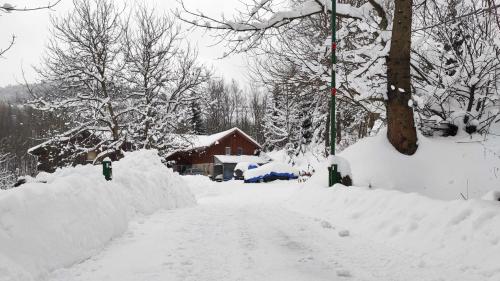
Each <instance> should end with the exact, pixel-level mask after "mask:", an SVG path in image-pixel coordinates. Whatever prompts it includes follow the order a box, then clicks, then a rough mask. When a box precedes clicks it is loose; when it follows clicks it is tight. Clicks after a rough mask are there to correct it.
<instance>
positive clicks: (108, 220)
mask: <svg viewBox="0 0 500 281" xmlns="http://www.w3.org/2000/svg"><path fill="white" fill-rule="evenodd" d="M113 175H114V178H113V180H112V181H110V182H107V181H106V180H105V179H104V177H103V176H102V168H101V167H100V166H92V165H87V166H77V167H75V168H63V169H59V170H57V171H56V172H55V173H54V174H47V173H42V174H40V175H38V177H37V178H36V180H37V181H44V182H46V183H36V182H33V183H27V184H25V185H23V186H21V187H19V188H15V189H11V190H7V191H3V192H0V280H2V281H7V280H9V281H17V280H23V281H24V280H40V279H41V278H43V276H44V275H46V274H47V273H48V272H50V271H52V270H54V269H57V268H60V267H64V266H69V265H71V264H74V263H76V262H79V261H82V260H84V259H86V258H88V257H89V256H91V255H92V254H94V253H96V252H97V251H99V250H100V249H101V248H102V247H103V246H104V245H105V244H106V243H107V242H109V241H110V240H111V239H112V238H113V237H116V236H118V235H121V234H122V233H124V232H125V230H126V229H127V225H128V222H129V221H130V220H131V219H132V218H133V217H134V216H136V215H138V214H139V215H147V214H151V213H153V212H155V211H157V210H159V209H173V208H180V207H186V206H191V205H194V204H196V202H195V199H194V197H193V195H192V194H191V193H190V191H189V187H188V186H187V184H186V183H185V182H184V180H183V179H182V178H181V177H180V176H179V175H178V174H175V173H173V172H172V171H171V170H169V169H167V168H166V167H165V166H164V165H163V164H162V163H161V161H160V157H158V156H157V153H156V151H147V150H142V151H138V152H133V153H128V154H126V156H125V158H124V159H122V160H121V161H119V162H116V163H113Z"/></svg>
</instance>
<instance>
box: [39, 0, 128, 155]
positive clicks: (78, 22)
mask: <svg viewBox="0 0 500 281" xmlns="http://www.w3.org/2000/svg"><path fill="white" fill-rule="evenodd" d="M73 4H74V10H73V11H71V12H70V13H68V14H67V15H66V16H64V17H62V18H59V19H58V18H52V20H51V22H52V39H51V40H50V43H49V45H48V50H47V55H46V57H45V59H44V61H43V67H42V68H41V69H39V73H40V74H41V76H42V78H43V79H44V83H45V84H47V85H49V86H50V87H49V88H50V91H49V92H45V93H43V95H41V94H40V93H38V94H37V96H36V99H35V100H34V102H33V104H35V105H36V106H37V108H38V109H41V110H53V109H65V110H66V111H67V112H69V113H70V114H71V117H72V121H73V122H74V123H75V124H77V126H80V127H81V128H82V129H87V128H89V127H92V128H93V130H94V131H97V132H101V134H102V135H103V136H109V137H105V139H107V140H108V141H111V143H112V144H110V145H109V146H110V147H113V148H116V147H120V145H121V144H122V143H123V141H124V139H125V135H124V134H123V132H122V129H123V124H122V123H121V121H122V120H123V118H124V115H126V114H127V113H128V112H130V111H131V110H132V109H131V108H129V107H126V106H124V103H123V101H124V100H127V98H128V97H127V96H126V91H124V89H123V88H122V85H121V84H122V83H120V80H119V79H120V77H121V75H120V73H121V72H122V69H123V59H122V57H123V55H122V54H123V51H122V49H123V46H122V44H121V43H122V41H121V37H122V34H123V27H122V21H121V19H120V11H119V10H118V9H117V8H116V7H115V6H114V5H113V3H112V1H110V0H74V1H73ZM54 89H57V90H55V91H54Z"/></svg>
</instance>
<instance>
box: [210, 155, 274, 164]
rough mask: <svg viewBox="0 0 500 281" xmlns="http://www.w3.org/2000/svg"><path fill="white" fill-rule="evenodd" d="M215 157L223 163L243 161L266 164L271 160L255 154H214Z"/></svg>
mask: <svg viewBox="0 0 500 281" xmlns="http://www.w3.org/2000/svg"><path fill="white" fill-rule="evenodd" d="M214 157H215V159H217V160H219V161H220V162H221V163H231V164H236V163H241V162H248V163H255V164H265V163H267V162H269V160H266V159H264V158H262V157H259V156H254V155H214Z"/></svg>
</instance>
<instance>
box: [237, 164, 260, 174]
mask: <svg viewBox="0 0 500 281" xmlns="http://www.w3.org/2000/svg"><path fill="white" fill-rule="evenodd" d="M257 167H259V165H257V163H254V162H240V163H238V164H236V166H235V167H234V170H235V171H236V170H240V171H242V172H245V171H247V170H249V169H255V168H257Z"/></svg>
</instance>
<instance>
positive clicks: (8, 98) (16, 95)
mask: <svg viewBox="0 0 500 281" xmlns="http://www.w3.org/2000/svg"><path fill="white" fill-rule="evenodd" d="M28 98H29V93H28V91H27V90H26V87H25V86H24V85H9V86H6V87H0V101H4V102H16V101H24V100H26V99H28Z"/></svg>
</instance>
